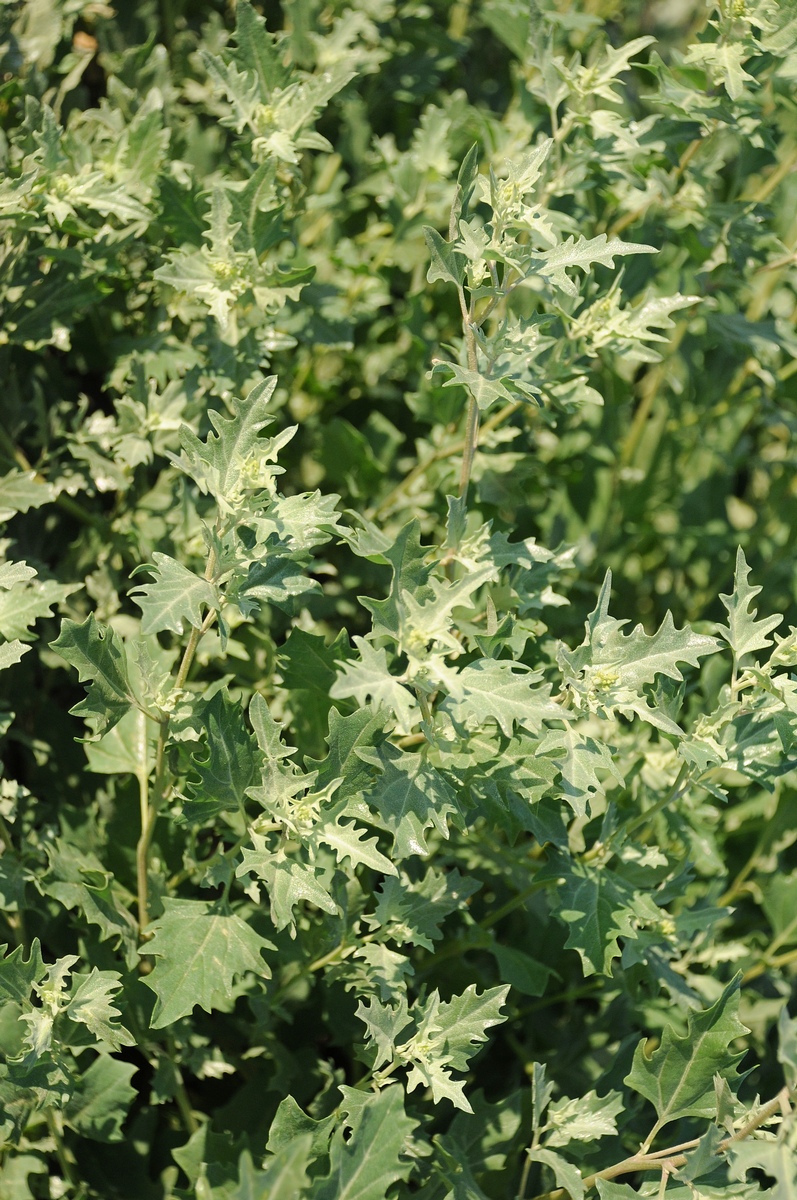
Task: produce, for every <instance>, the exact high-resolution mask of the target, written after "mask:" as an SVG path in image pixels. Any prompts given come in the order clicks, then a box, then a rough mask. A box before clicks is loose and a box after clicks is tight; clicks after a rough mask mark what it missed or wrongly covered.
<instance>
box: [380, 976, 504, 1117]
mask: <svg viewBox="0 0 797 1200" xmlns="http://www.w3.org/2000/svg"><path fill="white" fill-rule="evenodd" d="M508 992H509V988H508V987H497V988H486V989H485V990H484V991H483V992H482V993H481V994H479V993H478V992H477V990H476V985H475V984H471V985H470V986H469V987H468V988H466V989H465V991H464V992H463V993H462V994H461V995H459V996H452V998H451V1000H449V1001H447V1002H441V1001H440V995H439V993H438V992H437V991H436V990H435V991H434V992H432V994H431V996H430V997H429V999H428V1001H427V1002H426V1003H425V1004H424V1005H423V1006H422V1008H421V1013H420V1015H419V1017H418V1018H417V1023H418V1029H417V1032H416V1033H415V1034H414V1035H413V1037H412V1038H411V1039H410V1040H409V1042H406V1043H404V1044H402V1045H401V1046H400V1047H398V1052H399V1054H400V1055H401V1057H402V1058H405V1059H406V1060H407V1062H408V1063H409V1064H411V1069H410V1073H409V1076H408V1078H407V1091H408V1092H412V1091H414V1089H415V1088H416V1087H418V1086H420V1085H422V1086H424V1087H429V1088H431V1090H432V1098H433V1099H434V1102H435V1103H436V1104H437V1103H438V1102H439V1101H440V1100H441V1099H443V1098H446V1099H448V1100H450V1101H451V1103H452V1104H453V1105H454V1106H455V1107H456V1108H460V1109H462V1110H463V1111H464V1112H472V1111H473V1110H472V1108H471V1105H470V1102H469V1101H468V1100H467V1099H466V1097H465V1094H464V1092H463V1085H462V1084H461V1083H459V1082H457V1081H455V1080H454V1079H452V1077H451V1071H452V1070H454V1071H466V1070H467V1069H468V1064H469V1062H470V1059H471V1058H472V1057H473V1055H474V1054H475V1053H476V1050H477V1049H478V1048H479V1047H480V1046H482V1045H483V1044H484V1043H485V1042H486V1041H487V1030H488V1029H489V1028H490V1027H491V1026H493V1025H500V1024H501V1022H502V1021H505V1020H506V1015H505V1014H502V1013H501V1006H502V1005H503V1003H504V1001H505V1000H506V997H507V993H508Z"/></svg>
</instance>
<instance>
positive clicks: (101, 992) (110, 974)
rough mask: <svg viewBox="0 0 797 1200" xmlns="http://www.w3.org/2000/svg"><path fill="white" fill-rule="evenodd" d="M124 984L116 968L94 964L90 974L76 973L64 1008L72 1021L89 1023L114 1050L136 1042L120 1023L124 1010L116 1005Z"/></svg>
mask: <svg viewBox="0 0 797 1200" xmlns="http://www.w3.org/2000/svg"><path fill="white" fill-rule="evenodd" d="M121 987H122V983H121V978H120V976H119V974H118V973H117V972H116V971H99V970H98V969H97V968H96V967H93V968H92V970H91V974H90V975H85V976H82V977H81V976H80V975H74V976H73V987H72V992H71V995H70V998H69V1003H68V1004H67V1006H66V1008H65V1010H64V1011H65V1012H66V1015H67V1016H68V1017H69V1019H70V1020H71V1021H77V1022H79V1023H80V1024H81V1025H86V1026H87V1027H88V1028H89V1029H90V1030H91V1032H92V1033H93V1034H94V1036H95V1037H96V1038H97V1040H98V1041H100V1042H106V1043H107V1044H108V1045H109V1046H110V1047H111V1049H113V1050H120V1049H121V1047H122V1046H135V1044H136V1039H135V1038H134V1037H133V1035H132V1034H131V1033H129V1032H128V1030H127V1029H125V1027H124V1026H123V1025H120V1024H119V1023H118V1017H119V1016H120V1015H121V1014H120V1012H119V1009H118V1008H115V1007H114V1005H113V999H114V997H115V996H116V993H117V992H119V991H120V989H121Z"/></svg>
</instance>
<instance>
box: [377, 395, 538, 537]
mask: <svg viewBox="0 0 797 1200" xmlns="http://www.w3.org/2000/svg"><path fill="white" fill-rule="evenodd" d="M520 407H521V402H520V401H519V400H513V401H512V403H511V404H505V405H504V407H503V408H502V409H499V411H498V412H497V413H495V414H494V415H493V416H492V417H490V419H489V420H488V421H485V422H484V425H483V426H482V430H483V432H484V433H487V432H488V431H489V430H492V429H497V428H498V426H499V425H503V423H504V421H507V420H508V419H509V418H510V417H511V416H513V415H514V414H515V413H516V412H517V411H518V409H519V408H520ZM464 449H465V439H464V438H461V439H460V440H459V441H457V442H454V443H453V444H452V445H450V446H446V447H444V448H443V449H441V450H435V452H434V453H433V454H430V455H429V457H428V458H425V459H424V460H423V462H420V463H417V464H416V466H414V467H413V468H412V470H411V471H409V472H408V473H407V474H406V475H405V476H404V478H403V479H402V480H401V482H400V483H398V484H396V486H395V487H394V488H393V490H392V491H391V492H389V493H388V494H387V496H386V497H385V499H384V500H381V501H380V502H379V504H378V505H377V506H376V508H372V509H369V510H368V511H367V512H366V514H365V515H366V517H368V518H369V520H371V519H373V518H374V517H378V516H381V514H382V513H383V512H386V511H387V509H389V508H390V507H391V505H392V504H393V501H394V500H396V499H398V497H399V496H401V495H402V493H403V492H406V491H407V489H408V488H409V487H410V486H411V485H412V484H413V483H414V482H415V480H416V479H419V478H420V477H421V476H422V475H425V474H426V472H427V471H428V470H429V468H430V467H433V466H434V464H435V463H437V462H443V461H444V460H445V459H447V458H454V457H455V456H456V455H457V454H461V453H462V452H463V450H464Z"/></svg>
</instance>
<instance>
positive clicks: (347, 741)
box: [307, 708, 387, 800]
mask: <svg viewBox="0 0 797 1200" xmlns="http://www.w3.org/2000/svg"><path fill="white" fill-rule="evenodd" d="M386 723H387V715H386V713H384V712H383V711H377V712H373V711H372V710H371V709H370V708H359V709H357V711H356V712H353V713H352V714H351V715H350V716H348V717H343V716H341V714H340V713H339V712H338V710H337V709H336V708H333V709H330V713H329V737H328V739H327V741H328V743H329V753H328V754H327V757H326V758H322V759H309V760H307V761H308V766H310V767H315V768H316V769H317V771H318V777H317V780H316V786H317V787H319V788H325V787H329V785H330V784H331V783H332V782H333V780H340V783H339V784H338V788H337V790H336V792H335V795H336V796H338V797H339V798H340V799H341V800H348V799H349V798H350V797H351V796H355V795H357V794H358V793H359V792H362V791H364V790H365V788H366V787H367V786H368V784H370V782H371V780H372V778H373V767H372V766H370V765H369V764H368V763H367V762H365V761H364V760H363V758H362V757H361V756H360V753H359V751H360V750H369V749H371V748H372V747H374V746H375V745H376V744H377V742H378V741H380V740H381V738H382V734H383V731H384V728H385V725H386Z"/></svg>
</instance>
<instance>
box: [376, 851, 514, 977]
mask: <svg viewBox="0 0 797 1200" xmlns="http://www.w3.org/2000/svg"><path fill="white" fill-rule="evenodd" d="M480 886H481V885H480V884H479V882H478V881H477V880H476V879H467V878H463V876H462V875H460V873H459V871H458V870H456V869H454V870H453V871H445V872H443V871H437V870H435V868H434V867H427V869H426V874H425V875H424V877H423V878H422V879H421V880H419V881H418V882H413V880H411V879H410V878H409V876H408V875H406V874H405V873H404V872H403V871H402V872H401V874H400V875H399V876H389V877H388V878H387V879H384V880H383V881H382V884H381V887H380V889H379V891H378V893H377V895H378V897H379V899H378V903H377V905H376V909H375V911H374V913H373V915H372V916H366V917H365V920H366V922H367V923H368V926H369V928H370V929H379V930H381V933H380V938H382V939H385V940H386V939H388V938H390V939H392V940H393V941H396V942H398V943H399V944H404V943H410V944H411V945H413V946H423V948H424V949H425V950H430V951H433V950H434V942H436V941H439V940H440V938H442V936H443V934H442V930H441V925H442V923H443V921H444V920H445V919H446V917H447V916H449V915H450V914H451V913H454V912H457V911H459V910H461V909H462V908H463V907H464V905H465V903H466V902H467V900H468V899H469V897H470V896H472V895H473V894H474V892H477V891H478V890H479V887H480ZM510 982H511V981H510Z"/></svg>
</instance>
